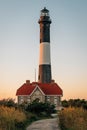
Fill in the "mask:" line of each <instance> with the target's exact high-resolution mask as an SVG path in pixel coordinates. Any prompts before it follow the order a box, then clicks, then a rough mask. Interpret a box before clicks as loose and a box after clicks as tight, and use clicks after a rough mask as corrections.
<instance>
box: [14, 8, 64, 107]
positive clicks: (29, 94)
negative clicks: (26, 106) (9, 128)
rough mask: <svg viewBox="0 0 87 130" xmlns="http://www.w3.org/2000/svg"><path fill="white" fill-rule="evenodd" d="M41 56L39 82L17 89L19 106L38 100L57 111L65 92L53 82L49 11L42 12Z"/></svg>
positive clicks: (28, 82) (40, 20)
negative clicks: (52, 106)
mask: <svg viewBox="0 0 87 130" xmlns="http://www.w3.org/2000/svg"><path fill="white" fill-rule="evenodd" d="M38 23H39V25H40V55H39V73H38V82H30V80H26V82H25V83H24V84H23V85H22V86H21V87H20V88H18V89H17V92H16V96H17V99H18V104H22V103H25V102H26V103H31V102H33V101H35V100H37V99H38V101H39V102H50V103H51V104H54V105H55V106H56V108H57V109H59V108H60V107H61V97H62V95H63V91H62V89H61V88H60V86H59V85H58V84H57V83H56V82H55V80H54V81H53V80H52V74H51V56H50V24H51V19H50V16H49V10H47V9H46V8H44V9H42V10H41V14H40V19H39V21H38Z"/></svg>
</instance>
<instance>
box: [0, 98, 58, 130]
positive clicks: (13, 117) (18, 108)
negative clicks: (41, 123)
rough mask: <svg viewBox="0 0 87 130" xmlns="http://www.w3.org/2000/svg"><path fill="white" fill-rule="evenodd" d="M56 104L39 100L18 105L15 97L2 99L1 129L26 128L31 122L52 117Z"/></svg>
mask: <svg viewBox="0 0 87 130" xmlns="http://www.w3.org/2000/svg"><path fill="white" fill-rule="evenodd" d="M55 112H56V111H55V106H54V105H51V104H50V103H48V102H47V103H42V102H39V101H37V100H35V101H34V102H32V103H30V104H26V103H23V104H21V105H18V104H16V103H15V102H14V100H13V99H3V100H0V130H25V128H26V126H27V125H29V123H31V122H33V121H35V120H39V119H43V118H49V117H51V113H55Z"/></svg>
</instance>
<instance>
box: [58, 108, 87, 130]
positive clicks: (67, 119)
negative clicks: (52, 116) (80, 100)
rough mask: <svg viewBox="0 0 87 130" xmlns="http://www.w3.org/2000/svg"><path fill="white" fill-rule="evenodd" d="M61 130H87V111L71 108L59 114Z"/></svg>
mask: <svg viewBox="0 0 87 130" xmlns="http://www.w3.org/2000/svg"><path fill="white" fill-rule="evenodd" d="M59 121H60V128H61V130H87V110H84V109H83V108H81V107H80V108H75V107H69V108H65V109H64V110H62V111H61V112H60V113H59Z"/></svg>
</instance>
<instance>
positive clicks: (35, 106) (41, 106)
mask: <svg viewBox="0 0 87 130" xmlns="http://www.w3.org/2000/svg"><path fill="white" fill-rule="evenodd" d="M26 111H27V112H32V113H34V114H36V115H38V116H42V115H45V116H50V115H51V114H52V113H53V112H56V111H55V106H54V105H52V104H50V103H48V102H47V103H43V102H37V101H34V102H32V103H30V104H28V106H27V107H26Z"/></svg>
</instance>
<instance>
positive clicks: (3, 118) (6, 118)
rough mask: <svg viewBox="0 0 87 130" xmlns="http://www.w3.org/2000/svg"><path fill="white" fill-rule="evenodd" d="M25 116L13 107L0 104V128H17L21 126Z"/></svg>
mask: <svg viewBox="0 0 87 130" xmlns="http://www.w3.org/2000/svg"><path fill="white" fill-rule="evenodd" d="M25 120H26V116H25V114H24V113H23V112H22V111H19V110H16V109H15V108H13V107H12V108H9V107H3V106H0V130H17V128H21V127H23V125H24V124H23V122H24V121H25Z"/></svg>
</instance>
